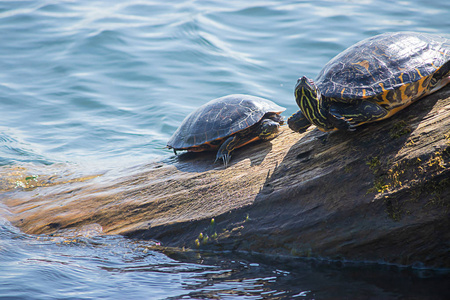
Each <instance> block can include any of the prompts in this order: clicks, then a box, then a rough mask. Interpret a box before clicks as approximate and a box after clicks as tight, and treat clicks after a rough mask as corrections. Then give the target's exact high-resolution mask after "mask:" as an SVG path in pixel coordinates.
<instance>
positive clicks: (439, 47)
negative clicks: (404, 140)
mask: <svg viewBox="0 0 450 300" xmlns="http://www.w3.org/2000/svg"><path fill="white" fill-rule="evenodd" d="M449 82H450V40H449V39H446V38H444V37H441V36H438V35H433V34H425V33H415V32H395V33H385V34H381V35H377V36H374V37H371V38H368V39H365V40H363V41H361V42H359V43H357V44H355V45H353V46H351V47H350V48H348V49H347V50H345V51H343V52H342V53H340V54H339V55H337V56H336V57H334V58H333V59H332V60H331V61H329V62H328V63H327V64H326V65H325V67H324V68H323V69H322V71H321V72H320V73H319V76H318V77H317V79H316V81H315V83H314V82H313V81H312V80H311V79H308V78H306V77H305V76H303V77H302V78H300V79H299V80H298V81H297V85H296V86H295V100H296V102H297V104H298V106H299V108H300V110H299V111H298V112H297V113H295V114H293V115H292V116H291V117H290V118H289V119H288V124H289V127H290V128H291V129H292V130H294V131H296V132H304V131H305V130H306V129H307V128H308V127H309V126H310V125H311V124H314V125H316V126H317V127H318V128H319V129H320V130H322V131H330V130H337V129H343V130H354V128H355V127H356V126H359V125H361V124H364V123H368V122H373V121H379V120H383V119H386V118H389V117H390V116H392V115H393V114H395V113H397V112H398V111H400V110H401V109H403V108H405V107H407V106H408V105H410V104H411V103H413V102H414V101H416V100H418V99H420V98H422V97H424V96H426V95H429V94H431V93H434V92H435V91H437V90H439V89H440V88H442V87H444V86H445V85H446V84H448V83H449Z"/></svg>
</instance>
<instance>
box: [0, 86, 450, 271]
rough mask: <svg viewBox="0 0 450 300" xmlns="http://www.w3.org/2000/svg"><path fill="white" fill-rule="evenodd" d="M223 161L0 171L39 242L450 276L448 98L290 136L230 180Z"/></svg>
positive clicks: (16, 219)
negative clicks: (99, 232) (413, 269)
mask: <svg viewBox="0 0 450 300" xmlns="http://www.w3.org/2000/svg"><path fill="white" fill-rule="evenodd" d="M214 158H215V153H200V154H184V155H180V156H178V157H171V158H169V159H167V160H166V161H163V162H161V163H152V164H149V165H145V166H138V167H134V168H129V169H127V170H120V171H116V172H112V171H109V172H106V173H104V174H99V175H94V176H86V177H82V176H79V175H77V174H76V173H74V174H72V175H71V174H65V173H62V172H60V173H58V174H59V175H52V176H48V175H46V174H50V173H54V171H53V170H50V169H51V168H58V167H57V166H50V167H48V168H49V169H46V170H44V171H43V170H30V169H17V168H16V169H14V168H10V169H2V170H1V172H2V174H1V175H2V179H1V180H0V192H2V194H1V196H0V197H1V198H0V199H1V200H2V203H4V204H5V205H6V207H7V214H6V217H7V218H8V219H9V220H10V221H11V222H12V224H13V225H15V226H17V227H19V228H21V229H22V230H23V231H25V232H27V233H31V234H42V233H44V234H52V233H56V232H64V230H66V229H70V228H77V227H78V228H80V227H83V226H86V225H90V224H99V225H101V227H102V228H103V233H105V234H123V235H126V236H128V237H131V238H140V239H155V240H158V241H161V242H162V244H163V245H164V246H171V247H180V248H181V247H186V248H192V249H196V248H200V249H212V250H221V251H223V250H238V251H249V252H259V253H265V254H275V255H287V256H301V257H319V258H326V259H346V260H356V261H380V262H389V263H399V264H403V265H413V264H419V265H424V266H428V267H446V268H450V255H449V254H450V253H449V249H450V233H449V230H448V228H449V227H450V218H449V217H450V215H449V211H450V168H449V166H450V88H449V87H447V88H445V89H444V90H442V91H440V92H438V93H436V94H433V95H431V96H429V97H427V98H424V99H423V100H420V101H419V102H417V103H415V104H413V105H411V106H410V107H408V108H406V109H405V110H403V111H401V112H400V113H398V114H397V115H395V116H394V117H392V118H390V119H388V120H385V121H382V122H377V123H372V124H367V125H365V126H361V127H360V128H358V129H357V130H356V131H355V132H333V133H330V134H329V133H323V132H320V131H318V130H317V129H316V128H315V127H312V128H311V129H309V130H308V131H307V132H306V133H303V134H298V133H294V132H292V131H290V130H289V129H288V128H287V127H284V129H283V130H282V133H281V134H280V136H278V137H277V138H276V139H274V140H272V141H271V142H266V143H257V144H253V145H248V146H246V147H243V148H241V149H238V150H237V151H236V152H235V154H234V156H233V158H232V160H231V164H230V166H229V167H228V168H227V169H224V168H223V166H222V165H221V164H213V161H214ZM39 172H40V173H39ZM38 173H39V174H38ZM36 174H38V175H36Z"/></svg>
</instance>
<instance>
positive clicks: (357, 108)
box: [329, 100, 388, 131]
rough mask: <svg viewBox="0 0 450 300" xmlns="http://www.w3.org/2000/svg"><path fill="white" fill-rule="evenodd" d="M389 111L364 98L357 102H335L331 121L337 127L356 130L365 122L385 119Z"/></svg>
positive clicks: (331, 108)
mask: <svg viewBox="0 0 450 300" xmlns="http://www.w3.org/2000/svg"><path fill="white" fill-rule="evenodd" d="M387 114H388V111H387V110H386V109H384V108H383V107H381V106H380V105H378V104H376V103H373V102H370V101H366V100H362V101H358V102H357V103H351V104H348V103H333V104H332V105H331V107H330V109H329V119H330V122H331V123H332V124H333V126H335V127H336V128H337V129H340V130H348V131H354V130H355V127H357V126H359V125H362V124H364V123H368V122H373V121H376V120H381V119H383V118H384V117H385V116H386V115H387Z"/></svg>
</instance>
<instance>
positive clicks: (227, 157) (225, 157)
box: [214, 153, 231, 169]
mask: <svg viewBox="0 0 450 300" xmlns="http://www.w3.org/2000/svg"><path fill="white" fill-rule="evenodd" d="M219 159H221V160H222V161H223V165H224V167H225V169H226V168H227V167H228V163H229V162H230V159H231V155H230V154H228V153H224V154H222V155H217V156H216V160H214V163H216V162H217V161H218V160H219Z"/></svg>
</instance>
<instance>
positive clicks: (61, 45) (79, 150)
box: [0, 0, 450, 299]
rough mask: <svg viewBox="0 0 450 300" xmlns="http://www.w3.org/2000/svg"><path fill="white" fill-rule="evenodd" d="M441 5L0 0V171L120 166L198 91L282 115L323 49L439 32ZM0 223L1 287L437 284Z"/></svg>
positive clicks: (307, 295) (237, 294) (155, 295)
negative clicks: (274, 107)
mask: <svg viewBox="0 0 450 300" xmlns="http://www.w3.org/2000/svg"><path fill="white" fill-rule="evenodd" d="M449 13H450V2H449V1H447V0H436V1H428V2H425V1H397V2H395V1H394V2H393V1H370V0H363V1H301V2H299V1H247V2H244V1H218V0H216V1H170V2H162V1H144V0H143V1H106V0H104V1H1V2H0V34H1V35H0V36H1V38H2V40H1V43H0V70H1V72H0V171H2V169H6V168H12V167H13V168H14V167H18V168H26V169H34V170H36V169H38V170H39V169H40V170H45V169H46V168H47V167H48V166H50V165H52V166H53V165H58V166H62V167H61V168H63V169H64V168H67V169H77V170H82V171H79V172H86V173H89V172H91V171H93V170H98V169H102V170H115V171H116V172H117V174H119V175H118V176H120V170H121V168H122V167H124V166H129V165H140V164H145V163H147V162H149V161H158V160H161V159H165V158H168V157H170V156H171V155H172V154H171V152H170V151H168V150H167V149H164V146H165V143H166V141H167V140H168V138H169V137H170V136H171V134H172V133H173V132H174V131H175V129H176V128H177V126H178V125H179V124H180V123H181V121H182V120H183V118H184V117H185V116H186V115H187V114H188V113H189V112H190V111H192V110H193V109H195V108H196V107H198V106H200V105H201V104H203V103H205V102H207V101H209V100H211V99H213V98H217V97H220V96H223V95H226V94H231V93H247V94H252V95H256V96H261V97H265V98H269V99H272V100H274V101H275V102H277V103H278V104H280V105H282V106H284V107H286V108H287V110H286V113H285V116H288V115H290V114H292V113H294V112H295V111H296V110H297V107H296V104H295V101H294V98H293V87H294V84H295V82H296V79H297V78H298V77H299V76H301V75H306V76H308V77H312V78H314V77H315V76H316V75H317V73H318V72H319V70H320V69H321V68H322V66H323V65H324V64H325V63H326V62H327V61H328V60H329V59H331V58H332V57H333V56H335V55H336V54H338V53H339V52H340V51H342V50H344V49H345V48H347V47H348V46H350V45H352V44H353V43H355V42H357V41H359V40H361V39H364V38H367V37H369V36H372V35H375V34H379V33H383V32H386V31H400V30H413V31H424V32H429V33H439V34H447V35H448V34H449V33H450V18H449V17H448V16H449ZM118 170H119V171H118ZM43 172H45V171H43ZM2 179H5V178H2ZM1 199H2V194H0V201H1ZM2 210H3V211H5V213H6V212H7V208H5V209H2ZM2 220H3V219H2ZM2 222H3V223H2V224H3V225H2V227H1V228H0V261H1V266H0V295H4V296H5V297H6V298H8V297H9V298H41V299H42V298H73V299H80V298H106V299H113V298H117V299H119V298H123V297H135V298H150V299H164V298H170V297H174V299H176V298H179V297H182V296H186V297H191V298H213V297H216V298H224V299H227V298H228V299H231V298H240V299H261V298H264V297H265V298H268V297H272V298H276V297H278V298H292V297H294V296H296V297H295V298H300V299H312V298H316V299H321V298H323V299H325V298H334V297H335V296H336V297H338V298H346V297H347V298H353V299H354V298H361V299H367V298H373V299H379V298H384V299H387V298H391V299H406V298H414V297H416V299H427V298H428V299H439V298H442V299H444V298H446V297H448V296H449V292H448V290H445V289H444V288H443V286H446V283H448V280H447V281H445V278H446V277H445V276H444V277H442V276H440V275H436V274H434V273H433V272H431V273H427V272H425V274H424V273H422V272H409V271H408V272H407V271H406V270H404V269H395V270H392V269H391V268H389V267H386V268H383V267H380V268H381V269H377V268H375V269H376V271H374V269H373V268H372V267H370V268H368V267H367V266H360V267H355V268H353V267H352V268H350V269H349V268H347V267H346V268H342V267H336V266H322V265H321V266H320V267H317V266H312V265H311V264H308V263H306V262H302V263H300V262H296V263H298V266H299V267H298V268H292V265H293V264H294V262H292V261H290V262H287V263H286V262H285V263H277V262H271V263H267V264H265V263H263V262H264V259H259V258H257V257H252V256H250V257H237V256H236V257H233V256H232V257H229V256H226V257H222V256H221V255H219V254H217V255H216V256H214V255H210V256H208V259H204V258H190V257H188V258H186V257H183V256H181V257H180V256H179V255H178V256H177V255H175V257H177V258H175V259H174V258H170V257H169V256H168V254H167V253H166V252H161V251H157V250H154V249H153V248H152V247H153V244H152V242H143V241H128V240H125V239H123V238H121V237H103V236H102V237H84V236H82V237H81V238H78V239H75V241H72V242H70V241H69V242H65V239H66V238H65V237H58V238H57V237H45V236H42V237H36V236H29V235H26V234H24V233H21V232H19V231H18V230H17V229H16V228H14V227H12V226H11V225H10V224H9V223H7V222H6V221H4V220H3V221H2ZM69 239H70V235H69V237H67V240H69ZM147 243H148V244H147ZM202 255H206V254H202ZM261 261H262V262H261ZM294 265H295V264H294ZM296 266H297V265H296ZM399 270H400V271H399ZM355 274H357V275H355ZM361 274H364V276H362V277H361ZM371 274H374V275H371ZM360 277H361V278H360ZM310 278H313V279H314V280H311V279H310ZM336 278H337V279H336ZM430 278H432V280H430ZM349 282H350V283H351V284H349ZM277 293H278V294H277Z"/></svg>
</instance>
